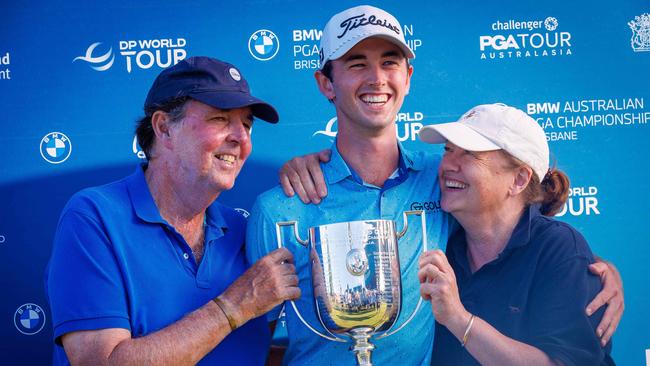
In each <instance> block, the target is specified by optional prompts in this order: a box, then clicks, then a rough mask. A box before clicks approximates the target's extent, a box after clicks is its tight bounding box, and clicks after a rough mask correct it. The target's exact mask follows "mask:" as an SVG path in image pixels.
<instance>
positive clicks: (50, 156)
mask: <svg viewBox="0 0 650 366" xmlns="http://www.w3.org/2000/svg"><path fill="white" fill-rule="evenodd" d="M70 153H72V142H71V141H70V139H69V138H68V136H66V135H64V134H62V133H61V132H50V133H48V134H47V135H45V136H44V137H43V138H42V139H41V156H42V157H43V159H45V161H47V162H48V163H51V164H60V163H63V162H64V161H66V160H68V158H69V157H70Z"/></svg>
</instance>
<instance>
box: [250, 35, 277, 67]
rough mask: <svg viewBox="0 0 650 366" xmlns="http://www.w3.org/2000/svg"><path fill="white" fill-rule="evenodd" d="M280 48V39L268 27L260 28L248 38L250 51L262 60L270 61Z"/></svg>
mask: <svg viewBox="0 0 650 366" xmlns="http://www.w3.org/2000/svg"><path fill="white" fill-rule="evenodd" d="M279 49H280V40H279V39H278V37H277V36H276V35H275V33H273V32H271V31H270V30H267V29H260V30H258V31H256V32H255V33H253V34H252V35H251V38H249V39H248V51H249V52H250V53H251V56H253V57H255V58H256V59H258V60H260V61H268V60H270V59H272V58H273V57H275V55H276V54H277V53H278V50H279Z"/></svg>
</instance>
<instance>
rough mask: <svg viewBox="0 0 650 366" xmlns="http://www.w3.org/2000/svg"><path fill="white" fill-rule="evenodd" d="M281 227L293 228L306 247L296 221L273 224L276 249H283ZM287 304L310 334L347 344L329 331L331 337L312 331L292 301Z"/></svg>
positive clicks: (294, 233)
mask: <svg viewBox="0 0 650 366" xmlns="http://www.w3.org/2000/svg"><path fill="white" fill-rule="evenodd" d="M283 226H293V235H294V236H295V237H296V240H297V241H298V243H300V244H301V245H302V246H304V247H305V248H306V247H307V244H308V243H309V240H308V239H301V238H300V234H298V222H297V221H283V222H278V223H276V224H275V236H276V238H277V239H278V249H279V248H282V247H283V246H282V229H281V228H282V227H283ZM289 302H290V303H291V307H292V308H293V311H294V312H296V315H298V319H300V321H301V322H302V324H304V325H305V326H306V327H307V328H308V329H309V330H311V331H312V332H314V333H316V334H318V335H319V336H321V337H323V338H325V339H329V340H330V341H334V342H342V343H347V341H346V340H345V339H342V338H338V337H337V336H335V335H334V334H332V333H330V332H329V331H328V333H330V335H331V337H330V336H328V335H325V334H323V333H321V332H319V331H317V330H316V329H314V327H312V326H311V325H309V323H307V321H306V320H305V319H304V318H303V317H302V314H300V311H298V306H296V303H295V302H294V301H293V300H289ZM325 330H327V328H325Z"/></svg>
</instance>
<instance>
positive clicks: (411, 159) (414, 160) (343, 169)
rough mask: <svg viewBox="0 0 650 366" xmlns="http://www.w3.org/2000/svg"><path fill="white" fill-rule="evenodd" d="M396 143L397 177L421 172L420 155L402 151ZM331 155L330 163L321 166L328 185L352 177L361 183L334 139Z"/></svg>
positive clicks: (421, 160) (402, 148) (421, 158)
mask: <svg viewBox="0 0 650 366" xmlns="http://www.w3.org/2000/svg"><path fill="white" fill-rule="evenodd" d="M396 141H397V147H398V149H399V166H398V171H397V175H398V176H399V175H402V174H406V173H407V172H408V170H422V169H424V161H423V157H422V155H421V154H415V153H413V152H412V151H409V150H407V149H404V147H403V146H402V143H401V142H400V141H399V140H396ZM330 149H331V150H332V155H331V157H330V161H329V163H327V164H323V165H322V168H323V174H324V175H325V179H326V180H327V183H328V184H334V183H338V182H340V181H342V180H343V179H345V178H347V177H350V176H352V177H353V178H355V180H357V181H359V183H361V179H360V178H359V177H358V175H357V174H356V173H355V172H354V170H352V168H350V166H348V164H347V163H346V162H345V160H343V157H342V156H341V153H340V152H339V150H338V148H337V147H336V139H334V142H333V143H332V147H331V148H330Z"/></svg>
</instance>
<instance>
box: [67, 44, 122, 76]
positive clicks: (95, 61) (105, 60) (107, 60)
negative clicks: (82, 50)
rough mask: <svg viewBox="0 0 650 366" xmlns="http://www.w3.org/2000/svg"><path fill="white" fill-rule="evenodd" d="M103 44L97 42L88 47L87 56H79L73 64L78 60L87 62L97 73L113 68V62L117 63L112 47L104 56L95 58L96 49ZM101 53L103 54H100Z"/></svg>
mask: <svg viewBox="0 0 650 366" xmlns="http://www.w3.org/2000/svg"><path fill="white" fill-rule="evenodd" d="M100 44H101V42H95V43H93V44H91V45H90V47H88V49H87V50H86V55H85V56H79V57H75V58H74V60H72V62H75V61H77V60H81V61H86V62H87V63H88V64H89V66H90V67H92V68H93V69H95V70H97V71H106V70H108V69H110V68H111V66H113V61H115V55H114V54H113V47H110V48H109V49H108V52H106V53H104V54H102V55H97V56H93V54H94V53H95V48H97V46H99V45H100ZM99 53H101V52H99Z"/></svg>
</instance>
